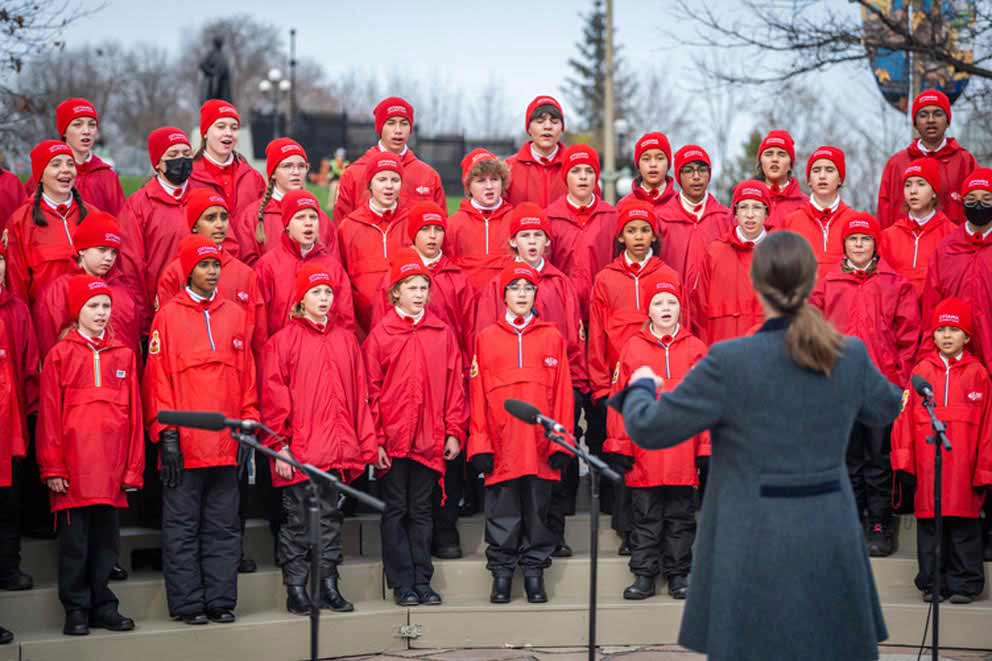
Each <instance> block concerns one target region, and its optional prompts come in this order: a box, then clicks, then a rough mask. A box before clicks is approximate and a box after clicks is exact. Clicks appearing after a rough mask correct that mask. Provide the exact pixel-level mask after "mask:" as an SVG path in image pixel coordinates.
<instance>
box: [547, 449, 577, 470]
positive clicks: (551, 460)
mask: <svg viewBox="0 0 992 661" xmlns="http://www.w3.org/2000/svg"><path fill="white" fill-rule="evenodd" d="M571 460H572V455H570V454H568V453H566V452H555V453H554V454H552V455H551V456H550V457H548V465H549V466H551V468H552V469H553V470H556V471H560V470H562V469H563V468H565V466H568V462H570V461H571Z"/></svg>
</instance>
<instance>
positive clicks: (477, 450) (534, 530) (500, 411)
mask: <svg viewBox="0 0 992 661" xmlns="http://www.w3.org/2000/svg"><path fill="white" fill-rule="evenodd" d="M538 282H539V276H538V273H537V271H535V270H534V269H533V268H531V267H530V266H529V265H527V264H525V263H521V262H510V263H508V264H507V265H506V267H505V268H504V269H503V273H502V275H501V276H500V285H501V286H500V289H501V290H502V291H503V292H504V299H503V300H504V306H505V307H504V311H503V317H502V318H500V320H499V321H497V322H496V323H495V324H492V325H491V326H489V327H487V328H485V329H483V330H482V331H481V332H480V333H479V335H478V337H477V338H476V342H475V357H474V358H473V359H472V367H471V370H470V377H471V378H470V379H469V394H470V401H471V405H472V416H471V425H470V427H469V438H468V459H469V461H470V462H471V463H472V466H473V467H474V468H475V469H476V470H478V471H479V472H480V473H484V474H485V476H486V543H487V544H488V547H487V548H486V559H487V563H486V568H487V569H488V570H489V571H490V572H492V574H493V589H492V593H491V594H490V597H489V599H490V601H491V602H493V603H497V604H504V603H507V602H509V601H510V593H511V588H512V582H513V572H514V571H515V570H516V567H517V566H518V565H519V566H520V567H521V568H522V569H523V574H524V589H525V591H526V592H527V601H529V602H532V603H540V602H545V601H547V599H548V596H547V594H546V592H545V590H544V567H545V566H546V565H547V563H548V562H549V560H550V557H551V552H552V551H553V550H554V548H555V544H556V543H558V540H559V537H558V535H557V534H556V533H555V532H554V531H553V530H551V528H550V527H549V526H548V510H549V508H550V505H551V489H552V485H553V484H554V483H556V482H558V481H559V480H560V479H561V470H562V468H564V467H565V466H566V465H567V464H568V462H569V459H570V455H569V454H568V453H566V452H565V451H563V450H562V449H560V448H559V447H558V446H557V445H554V444H553V443H552V442H551V441H549V440H548V439H546V438H545V437H544V434H543V432H542V430H541V429H540V427H539V426H535V425H530V424H527V423H525V422H522V421H520V420H517V419H516V418H513V417H512V416H510V414H509V413H507V412H506V410H505V409H504V408H503V403H504V402H505V401H506V400H507V399H521V400H524V401H526V402H530V403H531V404H533V405H534V406H537V407H538V408H539V409H540V410H541V411H542V412H543V413H544V414H545V415H547V416H548V417H551V418H554V419H556V420H566V419H567V416H569V415H571V414H572V411H573V406H574V404H573V402H572V382H571V381H572V380H571V378H570V377H569V370H568V352H567V349H566V344H565V340H564V338H563V337H562V335H561V333H560V332H559V331H558V329H557V328H555V327H554V325H552V324H549V323H547V322H545V321H541V320H540V319H539V318H538V317H537V316H536V315H535V314H534V302H535V299H536V296H537V290H538V289H539V285H538Z"/></svg>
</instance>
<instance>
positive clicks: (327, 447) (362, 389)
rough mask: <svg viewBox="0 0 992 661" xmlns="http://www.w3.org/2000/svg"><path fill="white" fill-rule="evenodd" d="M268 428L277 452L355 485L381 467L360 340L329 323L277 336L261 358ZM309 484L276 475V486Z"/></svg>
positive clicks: (292, 327)
mask: <svg viewBox="0 0 992 661" xmlns="http://www.w3.org/2000/svg"><path fill="white" fill-rule="evenodd" d="M261 365H262V422H264V423H265V424H266V425H267V426H268V427H270V428H271V429H272V430H273V431H274V432H275V433H276V434H278V435H279V436H280V437H282V438H276V437H272V436H270V437H268V438H267V440H266V441H265V443H266V445H268V446H269V447H271V448H275V449H279V448H280V447H281V446H282V444H283V443H284V442H285V443H288V444H289V449H290V451H291V452H292V453H293V456H294V457H296V458H297V459H299V460H300V461H301V462H303V463H306V464H312V465H313V466H315V467H317V468H319V469H321V470H324V471H328V470H331V469H335V470H338V471H341V474H342V476H343V478H344V480H345V481H347V482H350V481H352V480H354V479H355V478H356V477H358V476H359V475H361V473H362V471H364V470H365V466H366V465H368V464H372V463H375V461H376V456H377V455H376V449H377V448H378V443H377V440H376V431H375V424H374V423H373V421H372V413H371V411H370V409H369V404H368V378H367V376H366V373H365V364H364V363H363V361H362V356H361V352H360V351H359V348H358V341H357V340H356V339H355V334H354V333H352V332H351V331H350V330H346V329H344V328H342V327H340V326H339V325H337V324H335V323H334V322H331V324H330V325H328V326H316V325H314V324H311V323H310V322H309V321H307V320H305V319H299V318H297V319H294V320H293V321H292V322H291V323H289V324H288V325H287V326H286V327H285V328H283V329H282V330H280V331H279V332H278V333H276V334H275V335H273V336H272V337H271V338H270V339H269V342H268V344H266V345H265V351H264V352H262V361H261ZM305 480H306V476H305V475H303V474H301V473H300V472H298V471H297V472H294V473H293V478H292V479H291V480H284V479H282V478H281V477H279V475H278V474H277V473H276V471H275V469H274V467H273V470H272V485H273V486H275V487H283V486H287V485H290V484H296V483H298V482H303V481H305Z"/></svg>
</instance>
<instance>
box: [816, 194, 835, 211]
mask: <svg viewBox="0 0 992 661" xmlns="http://www.w3.org/2000/svg"><path fill="white" fill-rule="evenodd" d="M809 203H810V204H812V205H813V208H814V209H816V210H817V211H826V210H827V209H830V211H837V207H839V206H840V194H839V193H838V194H837V197H835V198H834V201H833V202H831V203H830V204H829V205H827V206H825V207H821V206H820V203H819V202H817V201H816V198H815V197H813V196H812V195H810V196H809Z"/></svg>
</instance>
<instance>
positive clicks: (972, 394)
mask: <svg viewBox="0 0 992 661" xmlns="http://www.w3.org/2000/svg"><path fill="white" fill-rule="evenodd" d="M968 399H970V400H971V401H973V402H978V401H981V399H982V393H980V392H970V393H968Z"/></svg>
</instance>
